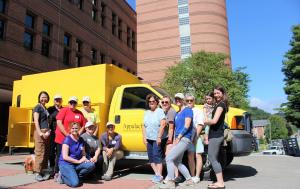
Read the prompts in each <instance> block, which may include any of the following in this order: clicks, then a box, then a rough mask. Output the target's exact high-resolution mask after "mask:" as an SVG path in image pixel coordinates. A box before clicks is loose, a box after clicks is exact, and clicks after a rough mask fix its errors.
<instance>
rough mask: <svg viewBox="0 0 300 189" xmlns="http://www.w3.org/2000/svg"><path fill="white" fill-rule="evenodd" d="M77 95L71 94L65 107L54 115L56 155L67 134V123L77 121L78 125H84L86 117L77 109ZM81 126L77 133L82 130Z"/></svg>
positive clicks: (68, 131)
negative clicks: (55, 123) (55, 122)
mask: <svg viewBox="0 0 300 189" xmlns="http://www.w3.org/2000/svg"><path fill="white" fill-rule="evenodd" d="M77 101H78V99H77V97H75V96H72V97H71V98H70V99H69V105H68V106H67V107H65V108H62V109H61V110H60V111H59V113H58V114H57V116H56V121H57V127H56V130H55V142H56V144H57V148H56V149H57V156H58V157H59V156H60V153H61V148H62V143H63V141H64V139H65V137H66V136H68V135H69V133H70V129H69V125H70V123H72V122H76V123H79V125H80V126H84V125H85V123H86V119H85V118H84V116H83V114H82V113H81V111H79V110H77V109H76V107H77ZM82 130H83V129H82V128H81V129H80V130H79V133H81V132H82Z"/></svg>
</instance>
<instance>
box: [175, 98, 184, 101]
mask: <svg viewBox="0 0 300 189" xmlns="http://www.w3.org/2000/svg"><path fill="white" fill-rule="evenodd" d="M182 100H183V99H181V98H175V101H182Z"/></svg>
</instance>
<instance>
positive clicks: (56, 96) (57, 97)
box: [53, 94, 62, 100]
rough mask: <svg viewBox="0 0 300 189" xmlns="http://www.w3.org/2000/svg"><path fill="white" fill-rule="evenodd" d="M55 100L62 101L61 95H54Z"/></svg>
mask: <svg viewBox="0 0 300 189" xmlns="http://www.w3.org/2000/svg"><path fill="white" fill-rule="evenodd" d="M53 99H54V100H55V99H62V96H61V95H60V94H56V95H54V98H53Z"/></svg>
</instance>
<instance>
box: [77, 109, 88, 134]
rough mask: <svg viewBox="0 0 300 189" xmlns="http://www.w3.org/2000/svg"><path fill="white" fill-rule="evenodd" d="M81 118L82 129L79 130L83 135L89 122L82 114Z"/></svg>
mask: <svg viewBox="0 0 300 189" xmlns="http://www.w3.org/2000/svg"><path fill="white" fill-rule="evenodd" d="M80 116H81V122H80V126H81V128H80V129H79V135H81V134H82V133H84V132H85V127H84V125H85V123H86V122H87V120H86V119H85V117H84V116H83V114H82V113H81V112H80Z"/></svg>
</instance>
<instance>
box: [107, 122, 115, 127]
mask: <svg viewBox="0 0 300 189" xmlns="http://www.w3.org/2000/svg"><path fill="white" fill-rule="evenodd" d="M109 125H115V124H114V123H113V122H110V121H109V122H107V123H106V127H107V126H109Z"/></svg>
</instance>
